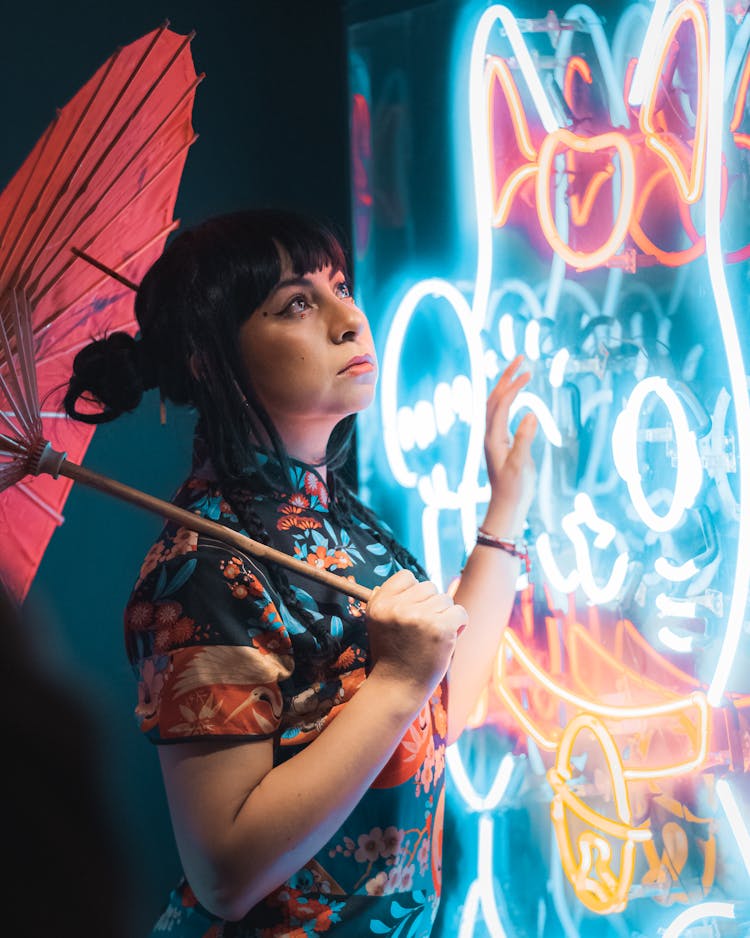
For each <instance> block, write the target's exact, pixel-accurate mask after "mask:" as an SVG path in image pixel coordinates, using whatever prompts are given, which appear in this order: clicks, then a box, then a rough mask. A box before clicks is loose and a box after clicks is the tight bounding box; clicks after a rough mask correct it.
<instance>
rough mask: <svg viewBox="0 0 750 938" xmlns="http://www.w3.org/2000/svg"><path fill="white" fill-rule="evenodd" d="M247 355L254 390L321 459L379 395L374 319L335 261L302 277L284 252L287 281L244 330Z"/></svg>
mask: <svg viewBox="0 0 750 938" xmlns="http://www.w3.org/2000/svg"><path fill="white" fill-rule="evenodd" d="M240 353H241V357H242V361H243V364H244V366H245V369H246V373H247V375H248V378H249V380H250V383H251V385H252V387H253V390H254V391H255V393H256V395H257V396H258V398H259V400H260V402H261V403H262V404H263V406H264V407H265V409H266V411H267V412H268V414H269V416H270V417H271V419H272V420H273V422H274V425H275V426H276V428H277V430H278V432H279V434H280V435H281V438H282V440H284V443H285V445H286V447H287V449H288V451H289V452H290V453H291V454H292V455H295V456H298V457H300V458H312V455H311V453H312V452H313V451H314V452H315V453H317V456H316V457H315V458H319V457H320V456H321V455H322V454H323V453H324V452H325V445H326V444H327V442H328V437H329V435H330V432H331V430H332V429H333V427H334V426H335V425H336V424H337V423H338V422H339V420H341V419H342V418H343V417H346V416H348V415H349V414H354V413H357V412H358V411H361V410H363V409H364V408H365V407H367V406H368V405H369V404H370V402H371V401H372V399H373V396H374V393H375V382H376V380H377V372H378V368H377V360H376V358H375V347H374V343H373V339H372V334H371V332H370V326H369V323H368V322H367V319H366V317H365V315H364V313H362V311H361V310H360V309H358V308H357V307H356V306H355V305H354V300H353V298H352V296H351V294H350V292H349V285H348V283H347V281H346V277H345V276H344V274H343V272H342V271H340V270H336V269H334V268H332V267H330V266H328V267H324V268H323V269H322V270H318V271H315V272H312V273H307V274H304V275H303V276H297V275H296V274H295V273H294V272H293V271H292V269H291V263H290V261H289V258H288V257H286V256H285V254H282V270H281V276H280V278H279V282H278V283H277V284H276V286H275V287H274V288H273V290H271V292H270V293H269V294H268V296H267V297H266V299H265V300H264V301H263V302H262V303H261V305H260V306H259V307H258V309H256V310H255V311H254V312H253V314H252V315H251V316H250V318H249V319H248V320H247V321H246V322H245V323H243V325H242V326H241V328H240ZM321 445H322V449H321V448H320V447H321ZM308 451H309V452H308Z"/></svg>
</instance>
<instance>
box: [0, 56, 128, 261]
mask: <svg viewBox="0 0 750 938" xmlns="http://www.w3.org/2000/svg"><path fill="white" fill-rule="evenodd" d="M119 54H120V53H119V51H118V52H117V53H115V54H114V55H112V56H110V58H109V60H108V61H107V63H106V65H105V68H104V71H103V74H102V77H101V79H100V81H99V84H98V85H97V86H96V88H94V89H93V91H92V94H91V97H90V98H89V100H88V101H87V102H86V104H85V106H84V108H83V110H82V111H81V114H80V116H79V118H78V120H77V121H76V122H75V124H74V125H73V127H72V128H71V131H70V134H69V136H68V139H67V140H66V141H65V142H64V143H63V145H62V149H61V150H60V152H59V153H58V154H57V158H56V160H55V162H54V164H53V166H52V167H51V168H50V171H49V173H48V174H47V178H46V179H45V180H44V182H43V183H42V186H41V188H40V189H39V192H38V193H37V195H36V197H35V199H34V203H33V204H32V206H31V210H30V211H29V212H28V213H27V215H26V218H25V219H24V221H23V224H22V225H21V227H20V228H19V230H18V231H17V232H16V237H15V239H14V241H13V244H12V245H11V248H10V250H9V252H8V254H7V255H6V256H5V258H4V260H3V262H2V265H1V266H0V278H2V277H3V275H4V274H5V271H6V269H7V267H8V264H9V263H10V262H11V260H12V258H13V255H14V254H15V252H16V248H17V247H18V243H19V240H20V239H21V237H22V236H23V235H24V234H25V233H26V228H27V226H28V225H30V224H31V220H32V218H33V215H34V210H35V208H36V207H37V206H38V205H39V203H40V201H41V198H42V196H43V195H44V193H45V191H46V189H47V187H48V186H49V184H50V182H51V181H52V177H53V176H54V175H55V171H56V170H57V168H58V166H59V165H60V162H61V160H62V158H63V157H64V156H65V154H66V153H67V151H68V149H69V147H70V145H71V143H72V141H73V139H74V137H75V135H76V133H77V132H78V130H79V129H80V127H81V124H82V122H83V121H84V119H85V118H86V115H87V114H88V113H89V111H90V110H91V106H92V105H93V103H94V101H95V99H96V97H97V95H98V94H99V91H100V90H101V88H102V87H103V85H104V82H105V81H106V79H107V78H108V76H109V73H110V72H111V71H112V68H113V67H114V64H115V61H116V60H117V57H118V56H119ZM55 123H56V122H55ZM52 126H54V125H52ZM90 145H91V143H90V142H89V143H88V144H87V145H86V146H87V148H88V147H89V146H90ZM85 154H86V149H84V151H83V152H82V153H81V156H80V158H79V161H78V163H77V164H76V165H75V166H73V167H72V169H71V171H70V173H68V177H67V179H65V180H64V182H62V183H61V185H60V188H59V189H58V190H57V192H56V193H55V194H54V196H53V197H52V199H51V203H50V206H49V208H48V209H47V213H46V214H45V216H44V218H43V219H42V221H41V223H40V225H39V226H38V227H37V229H36V231H35V232H34V234H33V235H32V236H31V240H30V241H29V243H28V244H27V245H26V247H25V250H24V253H23V254H22V256H21V257H20V258H19V261H18V263H17V264H16V267H15V270H14V271H13V274H12V277H11V279H13V278H15V277H17V276H18V272H19V270H20V269H21V266H22V265H23V263H24V261H25V260H26V258H27V257H28V255H29V252H30V251H31V249H32V247H33V245H34V243H35V242H36V239H37V238H38V237H39V234H40V232H41V231H42V230H43V228H44V226H45V225H46V223H47V220H48V219H49V216H50V214H51V213H52V211H53V210H54V208H55V207H56V205H57V203H58V202H59V201H60V199H61V198H62V196H63V195H64V194H65V193H66V192H67V190H68V188H69V186H70V182H71V179H72V178H73V176H74V174H75V172H76V169H77V168H78V166H79V165H80V161H81V160H82V159H83V157H84V156H85Z"/></svg>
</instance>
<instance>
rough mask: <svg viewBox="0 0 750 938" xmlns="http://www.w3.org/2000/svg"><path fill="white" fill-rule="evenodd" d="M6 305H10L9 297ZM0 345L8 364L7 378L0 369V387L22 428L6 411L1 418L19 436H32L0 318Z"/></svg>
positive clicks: (28, 408)
mask: <svg viewBox="0 0 750 938" xmlns="http://www.w3.org/2000/svg"><path fill="white" fill-rule="evenodd" d="M13 297H14V298H15V293H14V294H13ZM8 305H10V298H9V301H8ZM0 346H2V352H3V356H4V358H5V361H6V363H7V365H8V370H7V380H6V378H4V377H3V373H2V371H0V387H1V388H2V390H3V393H4V394H5V397H6V399H7V400H8V403H9V404H10V406H11V409H12V410H13V412H14V415H15V417H16V419H17V420H18V422H19V423H20V425H21V427H22V428H23V430H19V428H18V426H16V425H15V424H14V423H13V422H11V420H10V418H9V417H8V416H7V414H6V412H3V419H4V420H5V422H6V423H7V424H8V426H10V427H11V428H12V429H13V432H14V433H18V435H19V436H24V435H28V436H32V435H33V429H34V421H33V417H32V414H31V408H30V407H29V406H28V405H27V402H26V400H25V398H24V393H23V390H22V389H21V385H20V383H19V381H18V374H17V372H16V368H15V367H14V361H13V353H12V351H11V347H10V337H9V335H8V332H7V330H6V328H5V323H3V322H2V320H0ZM19 358H20V353H19Z"/></svg>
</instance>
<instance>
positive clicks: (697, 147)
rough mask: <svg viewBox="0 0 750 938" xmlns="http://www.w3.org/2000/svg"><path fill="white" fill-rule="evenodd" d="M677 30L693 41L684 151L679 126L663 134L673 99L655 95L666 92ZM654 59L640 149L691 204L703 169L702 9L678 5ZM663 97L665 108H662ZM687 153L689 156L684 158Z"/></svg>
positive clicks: (705, 113)
mask: <svg viewBox="0 0 750 938" xmlns="http://www.w3.org/2000/svg"><path fill="white" fill-rule="evenodd" d="M683 26H684V27H685V28H684V29H683ZM690 27H692V29H690ZM681 29H682V33H683V34H685V33H687V32H692V35H693V39H694V42H695V59H696V62H695V66H696V67H695V73H696V80H697V96H696V107H695V128H694V130H695V133H694V138H693V145H692V147H690V148H687V147H684V146H679V141H680V137H683V138H684V136H685V129H686V128H685V127H684V126H682V125H681V126H679V127H675V129H674V131H670V130H669V122H670V119H671V117H672V114H673V109H674V99H673V97H672V96H671V95H670V96H667V95H666V94H665V92H664V91H661V89H662V88H663V87H664V88H668V87H670V86H671V85H672V83H673V77H674V73H675V71H676V67H677V62H676V57H677V56H678V55H679V54H680V52H679V51H677V52H676V51H675V50H676V48H677V49H680V47H681V46H683V45H684V41H683V39H682V36H681V38H680V46H677V42H676V40H677V33H678V32H679V31H680V30H681ZM656 55H657V58H656V61H657V66H656V69H655V70H654V72H653V73H652V74H653V80H652V81H651V82H650V83H649V86H648V88H647V90H646V93H645V95H644V98H643V103H642V105H641V110H640V115H639V124H640V128H641V131H642V132H643V134H644V137H645V141H646V146H647V147H648V148H649V149H650V150H652V151H653V152H654V153H656V154H658V156H660V157H661V159H662V160H663V161H664V164H665V166H666V167H667V169H668V170H669V172H670V173H671V175H672V177H673V178H674V181H675V184H676V186H677V190H678V192H679V194H680V197H681V199H682V200H683V201H684V202H687V203H688V204H689V205H693V204H694V203H695V202H697V201H698V200H699V199H700V197H701V196H702V194H703V179H704V176H705V168H706V144H707V128H708V73H709V72H708V20H707V19H706V13H705V10H704V9H703V8H702V7H700V6H698V4H697V3H694V2H693V0H685V2H684V3H681V4H679V6H678V7H676V9H675V10H674V11H673V12H672V14H671V16H670V17H669V19H668V20H667V22H666V23H665V25H664V29H663V31H662V35H661V43H660V45H659V46H658V48H657V53H656ZM660 92H661V93H660ZM667 97H668V100H669V107H664V104H665V101H666V99H667ZM685 116H686V117H687V115H685ZM665 127H666V128H667V129H666V130H665ZM688 153H689V154H690V156H689V158H687V159H686V155H687V154H688Z"/></svg>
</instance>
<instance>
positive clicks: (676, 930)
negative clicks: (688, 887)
mask: <svg viewBox="0 0 750 938" xmlns="http://www.w3.org/2000/svg"><path fill="white" fill-rule="evenodd" d="M734 917H735V915H734V903H733V902H699V903H698V904H697V905H694V906H692V907H691V908H689V909H685V911H684V912H680V914H679V915H678V916H677V918H675V919H674V920H673V921H672V922H671V924H669V925H668V926H667V927H666V928H665V929H664V931H663V932H662V938H680V935H683V934H684V932H685V929H686V928H689V926H690V925H694V924H695V923H696V922H700V920H701V919H704V918H734Z"/></svg>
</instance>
